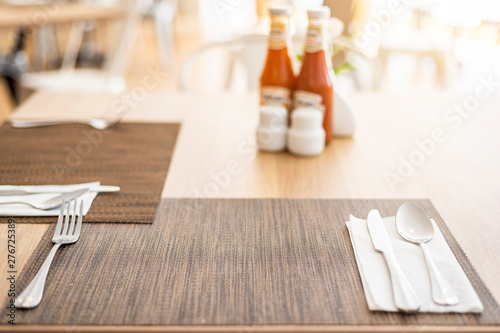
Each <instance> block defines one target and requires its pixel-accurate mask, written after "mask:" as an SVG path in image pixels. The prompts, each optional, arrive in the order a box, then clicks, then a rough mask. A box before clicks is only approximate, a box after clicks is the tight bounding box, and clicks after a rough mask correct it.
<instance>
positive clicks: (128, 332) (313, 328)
mask: <svg viewBox="0 0 500 333" xmlns="http://www.w3.org/2000/svg"><path fill="white" fill-rule="evenodd" d="M284 331H286V332H297V333H304V332H311V333H319V332H346V333H352V332H359V333H365V332H367V333H368V332H402V331H404V332H431V333H432V332H460V333H469V332H470V333H475V332H500V325H488V326H473V325H471V326H447V325H435V326H434V325H422V326H420V325H410V326H403V325H317V324H316V325H314V324H313V325H161V326H160V325H103V326H98V325H19V324H17V325H1V326H0V332H17V333H21V332H47V333H48V332H51V333H52V332H53V333H56V332H80V333H85V332H88V333H100V332H102V333H105V332H124V333H132V332H144V333H156V332H221V333H225V332H264V333H267V332H268V333H275V332H284Z"/></svg>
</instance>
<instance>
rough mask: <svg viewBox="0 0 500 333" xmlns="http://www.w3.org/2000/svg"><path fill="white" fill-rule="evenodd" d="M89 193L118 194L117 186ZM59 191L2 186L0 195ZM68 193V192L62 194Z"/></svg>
mask: <svg viewBox="0 0 500 333" xmlns="http://www.w3.org/2000/svg"><path fill="white" fill-rule="evenodd" d="M90 191H91V192H118V191H120V187H119V186H110V185H101V186H96V187H92V188H90ZM59 192H61V191H53V190H46V189H44V188H43V187H36V186H33V187H30V188H27V189H19V188H17V186H12V187H9V186H4V188H3V189H1V190H0V195H24V194H38V193H59ZM64 193H68V192H64Z"/></svg>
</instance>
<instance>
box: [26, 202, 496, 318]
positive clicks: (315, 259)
mask: <svg viewBox="0 0 500 333" xmlns="http://www.w3.org/2000/svg"><path fill="white" fill-rule="evenodd" d="M403 202H404V201H402V200H322V199H164V200H163V202H162V205H161V209H160V211H159V212H160V214H159V215H158V216H157V219H156V221H155V222H154V223H153V224H152V225H137V224H95V223H91V224H85V225H84V229H83V233H82V237H81V239H80V240H79V241H78V242H77V243H76V244H75V245H71V246H67V247H64V248H63V249H62V250H61V251H60V252H59V254H58V255H57V256H56V258H55V261H54V264H53V267H52V269H51V271H50V273H49V276H48V280H47V285H46V291H45V297H44V299H43V302H42V304H41V305H40V306H39V307H37V308H36V309H33V310H20V309H18V311H17V317H18V319H17V320H18V322H19V323H20V324H43V325H54V324H58V325H119V324H121V325H201V324H204V325H237V324H240V325H269V324H281V325H290V324H301V325H303V324H314V325H317V324H324V325H328V324H330V325H366V324H370V325H386V324H390V325H449V326H459V325H493V324H497V325H498V324H499V323H500V307H499V306H498V304H497V303H496V302H495V300H494V298H493V297H492V295H491V294H490V292H489V291H488V290H487V288H486V287H485V285H484V283H483V282H482V280H481V279H480V278H479V276H478V274H477V272H476V271H475V270H474V268H473V267H472V265H471V264H470V262H469V260H468V259H467V257H466V256H465V254H464V252H463V251H462V249H461V248H460V246H459V244H458V243H457V242H456V240H455V239H454V238H453V236H452V235H451V233H450V232H449V230H448V228H447V227H446V226H445V225H444V223H443V221H442V220H441V218H440V217H439V214H438V213H437V212H436V210H435V209H434V207H433V206H432V204H431V203H430V202H429V201H427V200H413V202H416V203H418V204H420V205H421V206H422V207H424V208H425V209H426V210H427V211H428V212H429V214H430V215H431V216H433V217H434V218H435V219H436V221H437V223H438V225H439V227H440V229H441V230H442V232H443V235H444V236H445V238H446V240H447V242H448V244H449V245H450V247H451V248H452V250H453V252H454V254H455V256H456V257H457V259H458V260H459V262H460V263H461V265H462V267H463V268H464V270H465V272H466V274H467V275H468V277H469V279H470V280H471V282H472V284H473V286H474V287H475V289H476V291H477V292H478V295H479V297H480V298H481V300H482V302H483V303H484V306H485V310H484V312H483V313H482V314H481V315H477V314H439V315H436V314H417V315H404V314H399V313H383V312H370V311H369V310H368V308H367V306H366V302H365V297H364V294H363V289H362V285H361V281H360V277H359V274H358V271H357V267H356V262H355V258H354V253H353V251H352V247H351V244H350V241H349V236H348V232H347V229H346V227H345V221H346V220H347V219H348V217H349V214H354V215H357V216H360V217H363V216H366V214H367V212H368V211H369V210H370V209H373V208H377V209H379V210H380V212H381V214H382V215H384V216H389V215H394V214H395V212H396V211H397V208H398V207H399V206H400V205H401V204H402V203H403ZM51 233H52V230H50V229H49V230H48V232H47V233H46V234H45V236H44V237H43V239H42V241H41V242H40V245H39V247H38V248H37V249H36V250H35V251H34V254H33V256H32V259H31V260H32V261H31V263H29V264H28V269H27V270H26V271H25V273H24V275H23V276H22V277H21V280H20V281H19V288H20V289H21V290H22V289H23V288H24V287H25V286H26V285H27V283H28V282H29V280H30V279H31V277H32V276H33V275H34V274H35V273H36V271H37V269H38V267H39V266H40V265H41V263H42V261H43V258H44V257H45V255H46V253H47V252H48V251H49V250H50V247H51V242H50V238H51Z"/></svg>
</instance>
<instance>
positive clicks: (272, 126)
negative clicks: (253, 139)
mask: <svg viewBox="0 0 500 333" xmlns="http://www.w3.org/2000/svg"><path fill="white" fill-rule="evenodd" d="M287 114H288V112H287V109H286V108H285V107H284V106H274V105H263V106H261V107H260V122H259V127H258V128H257V145H258V146H259V149H260V150H262V151H268V152H279V151H282V150H284V149H285V148H286V130H287Z"/></svg>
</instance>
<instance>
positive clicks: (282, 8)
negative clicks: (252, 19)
mask: <svg viewBox="0 0 500 333" xmlns="http://www.w3.org/2000/svg"><path fill="white" fill-rule="evenodd" d="M268 8H269V14H270V15H286V16H290V15H292V7H291V6H290V5H287V4H283V3H281V4H271V5H269V7H268Z"/></svg>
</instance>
